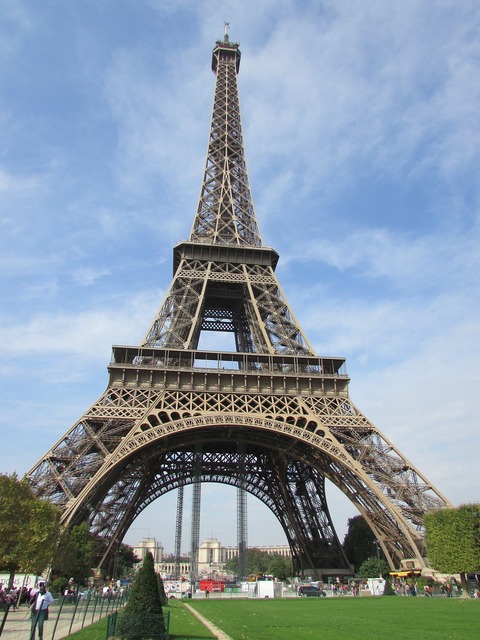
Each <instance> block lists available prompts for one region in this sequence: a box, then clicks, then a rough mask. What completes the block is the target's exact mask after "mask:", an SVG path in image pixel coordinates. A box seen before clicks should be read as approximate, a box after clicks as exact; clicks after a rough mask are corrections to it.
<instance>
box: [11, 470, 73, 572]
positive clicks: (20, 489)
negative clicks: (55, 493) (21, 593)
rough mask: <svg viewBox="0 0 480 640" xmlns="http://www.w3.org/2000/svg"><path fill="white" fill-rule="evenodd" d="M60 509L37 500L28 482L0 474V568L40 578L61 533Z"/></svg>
mask: <svg viewBox="0 0 480 640" xmlns="http://www.w3.org/2000/svg"><path fill="white" fill-rule="evenodd" d="M60 515H61V512H60V509H58V507H56V506H54V505H53V504H51V503H50V502H48V501H46V500H41V499H40V498H37V497H36V496H35V494H34V493H33V490H32V488H31V487H30V485H29V484H28V480H27V479H26V478H24V479H23V480H19V479H18V477H17V475H16V474H15V473H14V474H12V475H8V474H0V523H1V526H2V534H1V535H0V566H1V567H2V568H3V569H6V570H7V571H8V572H9V573H10V583H12V582H13V577H14V575H15V573H16V572H17V571H20V570H21V571H25V572H32V573H36V574H41V573H42V572H43V571H44V570H45V568H46V567H47V566H48V564H49V563H50V560H51V558H52V555H53V551H54V549H55V546H56V544H57V539H58V535H59V531H60Z"/></svg>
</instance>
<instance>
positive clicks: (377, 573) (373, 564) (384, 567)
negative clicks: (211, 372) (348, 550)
mask: <svg viewBox="0 0 480 640" xmlns="http://www.w3.org/2000/svg"><path fill="white" fill-rule="evenodd" d="M389 573H390V567H389V565H388V562H387V561H386V560H385V558H380V559H379V558H378V557H377V556H372V557H371V558H367V559H366V560H365V562H362V564H361V565H360V566H359V568H358V571H357V576H358V577H359V578H374V577H379V578H380V577H382V576H385V575H389Z"/></svg>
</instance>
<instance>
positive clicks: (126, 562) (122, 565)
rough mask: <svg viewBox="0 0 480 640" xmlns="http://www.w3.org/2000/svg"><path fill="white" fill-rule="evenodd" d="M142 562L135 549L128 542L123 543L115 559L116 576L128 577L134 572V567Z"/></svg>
mask: <svg viewBox="0 0 480 640" xmlns="http://www.w3.org/2000/svg"><path fill="white" fill-rule="evenodd" d="M139 562H140V558H138V557H137V556H136V554H135V551H134V550H133V547H130V546H129V545H128V544H124V543H121V544H120V545H119V547H118V550H117V552H116V554H115V561H114V567H115V571H114V577H115V578H126V577H127V576H129V575H130V574H131V573H132V570H133V568H134V567H135V566H136V565H137V564H138V563H139Z"/></svg>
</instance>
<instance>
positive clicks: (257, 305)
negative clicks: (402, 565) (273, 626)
mask: <svg viewBox="0 0 480 640" xmlns="http://www.w3.org/2000/svg"><path fill="white" fill-rule="evenodd" d="M239 65H240V51H239V47H238V44H235V43H231V42H230V41H229V39H228V36H227V35H226V36H225V39H224V40H223V41H219V42H217V44H216V46H215V48H214V50H213V61H212V68H213V71H214V73H215V74H216V84H215V96H214V104H213V113H212V122H211V130H210V138H209V146H208V152H207V161H206V166H205V173H204V178H203V184H202V189H201V194H200V199H199V205H198V210H197V213H196V216H195V220H194V224H193V228H192V231H191V235H190V239H189V240H188V241H185V242H181V243H180V244H178V245H177V246H176V247H175V248H174V255H173V264H174V275H173V280H172V283H171V286H170V288H169V290H168V292H167V294H166V297H165V299H164V301H163V303H162V305H161V307H160V310H159V312H158V314H157V316H156V317H155V319H154V321H153V323H152V325H151V326H150V328H149V329H148V331H147V333H146V335H145V338H144V340H143V342H142V343H141V345H139V346H133V347H126V346H124V347H122V346H115V347H113V355H112V360H111V362H110V366H109V382H108V387H107V389H106V391H105V392H104V393H103V395H102V396H101V397H100V398H99V399H98V401H97V402H96V403H95V404H94V405H93V406H92V407H91V408H90V409H88V410H87V411H86V413H85V414H84V415H83V416H82V417H81V419H80V420H79V421H78V422H77V423H76V424H75V425H73V427H71V429H69V430H68V431H67V433H66V434H65V435H64V436H63V437H62V438H61V439H60V440H59V441H58V442H57V443H56V444H54V445H53V447H52V448H51V449H50V450H49V451H47V453H46V454H45V455H44V456H43V457H42V459H41V460H40V461H39V462H38V463H37V464H36V465H35V466H34V467H33V468H32V469H31V471H30V472H29V474H28V477H29V479H30V482H31V484H32V485H33V487H34V488H35V490H36V492H37V494H38V495H40V496H43V497H46V498H48V499H50V500H51V501H52V502H54V503H56V504H58V505H60V507H61V508H62V511H63V517H62V521H63V523H64V524H65V525H73V524H77V523H79V522H82V521H85V520H86V521H88V522H89V523H90V527H91V530H92V532H94V533H95V534H97V535H98V536H99V537H101V538H102V539H104V540H105V541H106V544H105V549H104V551H103V557H102V558H100V559H99V565H100V566H104V565H105V564H106V562H107V561H108V560H109V557H110V556H111V554H112V553H113V551H114V549H115V545H116V543H117V542H118V541H119V540H122V539H123V536H124V535H125V534H126V532H127V530H128V529H129V527H130V526H131V524H132V522H133V521H134V520H135V518H136V517H137V516H138V515H139V514H140V513H141V512H142V511H143V509H145V508H146V507H147V506H148V505H149V504H151V503H152V502H153V501H154V500H156V499H157V498H159V497H161V496H162V495H164V494H166V493H167V492H169V491H172V490H173V489H178V488H182V487H184V486H186V485H188V484H194V485H196V486H198V483H200V482H201V483H203V482H220V483H225V484H229V485H232V486H235V487H237V488H238V489H241V490H245V491H247V492H248V493H250V494H252V495H254V496H256V497H257V498H258V499H260V500H261V501H262V502H263V503H264V504H265V505H267V506H268V508H269V509H271V511H272V512H273V513H274V514H275V516H276V517H277V519H278V521H279V522H280V523H281V525H282V527H283V530H284V531H285V535H286V537H287V540H288V543H289V545H290V548H291V551H292V557H293V561H294V567H295V568H296V569H297V570H301V569H304V568H307V567H309V568H316V569H322V568H323V569H325V568H329V567H347V561H346V558H345V557H344V555H343V551H342V548H341V545H340V544H339V540H338V538H337V535H336V533H335V530H334V527H333V523H332V519H331V516H330V513H329V509H328V505H327V500H326V495H325V480H326V479H328V480H330V481H331V482H332V483H333V484H334V485H335V486H337V487H338V488H339V489H340V490H341V491H342V492H343V493H344V494H345V495H346V496H347V497H348V498H349V499H350V500H351V502H352V503H353V504H354V505H356V507H357V508H358V511H359V512H360V513H361V514H362V515H363V516H364V517H365V518H366V520H367V521H368V523H369V524H370V527H371V528H372V530H373V532H374V534H375V536H376V537H377V539H378V541H379V542H380V544H381V547H382V549H383V551H384V553H385V555H386V557H387V558H388V560H389V562H390V564H391V566H392V567H394V566H398V564H399V562H400V560H402V559H404V558H416V564H417V566H420V567H422V566H424V559H423V556H424V542H423V532H422V526H423V515H424V513H425V512H426V511H428V510H430V509H433V508H439V507H445V506H450V504H449V502H448V501H447V500H446V499H445V497H443V496H442V495H441V494H440V493H439V492H438V491H437V490H436V489H435V487H433V486H432V484H431V483H430V482H429V481H428V480H427V479H426V478H425V477H424V476H423V475H422V474H421V473H420V471H419V470H418V469H416V468H415V466H414V465H413V464H412V463H411V462H409V461H408V460H407V459H406V458H405V457H404V456H403V455H402V453H401V452H400V451H399V450H398V449H397V448H396V447H395V446H394V445H393V444H392V443H391V442H390V441H389V440H388V439H387V438H386V437H385V436H384V435H383V434H382V433H381V432H380V431H379V430H378V429H377V428H376V427H375V426H374V425H373V424H372V423H371V422H370V421H369V420H368V419H367V418H366V417H365V416H364V415H363V414H362V413H361V412H360V411H359V410H358V409H357V407H356V406H355V405H354V404H353V402H352V401H351V399H350V397H349V393H348V383H349V377H348V375H347V373H346V370H345V361H344V359H342V358H333V357H319V356H317V355H315V353H314V351H313V349H312V347H311V345H310V344H309V342H308V340H307V338H306V337H305V335H304V334H303V331H302V329H301V328H300V326H299V324H298V322H297V321H296V319H295V317H294V315H293V313H292V311H291V309H290V307H289V306H288V303H287V301H286V299H285V296H284V294H283V293H282V290H281V288H280V285H279V283H278V281H277V278H276V275H275V268H276V264H277V260H278V254H277V253H276V252H275V251H274V250H273V249H271V248H268V247H264V246H263V244H262V239H261V236H260V233H259V230H258V227H257V221H256V216H255V211H254V207H253V201H252V196H251V192H250V186H249V180H248V173H247V167H246V161H245V154H244V146H243V138H242V129H241V119H240V107H239V99H238V88H237V73H238V71H239ZM202 331H221V332H225V331H228V332H231V333H233V334H234V337H235V344H236V351H228V352H225V351H224V352H221V351H219V352H216V351H202V350H200V349H199V348H198V345H199V337H200V334H201V332H202ZM196 499H197V500H198V501H199V499H200V497H199V495H198V496H197V498H196ZM194 536H196V538H195V540H196V542H198V524H197V531H196V532H194ZM240 537H245V538H246V532H241V534H240ZM194 542H195V541H194Z"/></svg>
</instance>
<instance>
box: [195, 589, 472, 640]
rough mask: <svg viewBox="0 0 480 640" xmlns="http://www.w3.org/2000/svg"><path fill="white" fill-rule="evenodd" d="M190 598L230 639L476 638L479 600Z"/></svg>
mask: <svg viewBox="0 0 480 640" xmlns="http://www.w3.org/2000/svg"><path fill="white" fill-rule="evenodd" d="M189 604H191V606H192V607H194V608H195V609H196V610H197V611H198V612H199V613H201V614H202V615H203V616H204V617H205V618H207V619H209V620H211V621H212V622H213V623H214V624H215V625H216V626H217V627H219V628H220V629H222V630H223V631H224V632H225V633H227V634H228V635H229V636H231V637H232V638H233V640H287V639H288V640H292V639H295V640H307V639H310V640H311V639H312V638H320V637H323V636H325V637H329V638H333V639H334V640H375V639H383V638H394V639H395V640H410V639H411V640H447V639H450V638H456V639H458V640H479V638H480V601H479V600H463V599H461V598H431V599H430V598H428V599H427V598H402V597H400V598H399V597H391V598H390V597H389V598H327V599H325V598H319V599H317V598H305V599H300V598H299V599H291V600H290V599H278V600H273V599H272V600H242V601H236V600H209V601H203V600H201V601H200V600H191V601H190V602H189ZM204 637H209V636H204Z"/></svg>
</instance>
